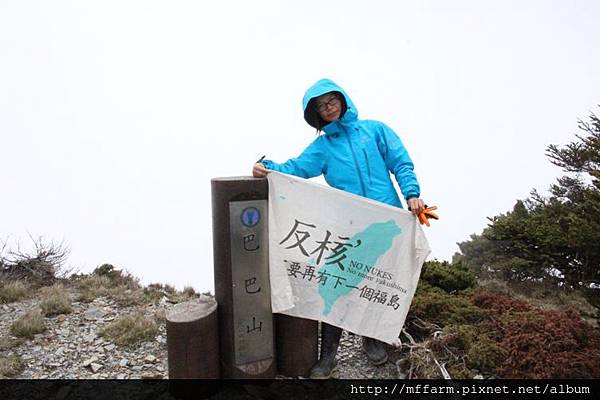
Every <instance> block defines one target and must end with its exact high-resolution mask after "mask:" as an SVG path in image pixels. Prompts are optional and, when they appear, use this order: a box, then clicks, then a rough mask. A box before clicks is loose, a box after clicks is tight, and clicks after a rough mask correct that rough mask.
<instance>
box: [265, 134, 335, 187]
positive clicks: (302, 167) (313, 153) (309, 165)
mask: <svg viewBox="0 0 600 400" xmlns="http://www.w3.org/2000/svg"><path fill="white" fill-rule="evenodd" d="M262 163H263V164H264V166H265V167H266V168H267V169H270V170H272V171H277V172H283V173H284V174H289V175H295V176H299V177H301V178H313V177H315V176H319V175H321V173H323V166H324V164H325V157H324V153H323V151H322V149H321V146H320V145H319V143H318V139H317V140H315V141H314V142H312V143H311V144H310V145H309V146H308V147H307V148H306V149H305V150H304V151H303V152H302V154H300V155H299V156H298V157H296V158H292V159H289V160H287V161H286V162H284V163H282V164H278V163H276V162H274V161H271V160H263V161H262Z"/></svg>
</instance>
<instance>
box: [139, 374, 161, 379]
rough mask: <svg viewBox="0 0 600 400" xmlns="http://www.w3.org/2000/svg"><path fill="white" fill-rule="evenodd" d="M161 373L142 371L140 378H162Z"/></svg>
mask: <svg viewBox="0 0 600 400" xmlns="http://www.w3.org/2000/svg"><path fill="white" fill-rule="evenodd" d="M162 378H163V376H162V374H157V373H156V372H144V373H143V374H142V379H162Z"/></svg>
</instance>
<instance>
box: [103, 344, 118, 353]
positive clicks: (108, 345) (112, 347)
mask: <svg viewBox="0 0 600 400" xmlns="http://www.w3.org/2000/svg"><path fill="white" fill-rule="evenodd" d="M116 347H117V346H115V345H114V344H112V343H111V344H107V345H105V346H104V350H106V351H113V350H114V349H115V348H116Z"/></svg>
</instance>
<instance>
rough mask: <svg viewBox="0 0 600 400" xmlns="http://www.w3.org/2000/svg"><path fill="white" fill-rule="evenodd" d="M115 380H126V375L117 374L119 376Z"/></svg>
mask: <svg viewBox="0 0 600 400" xmlns="http://www.w3.org/2000/svg"><path fill="white" fill-rule="evenodd" d="M117 379H127V375H126V374H119V375H117Z"/></svg>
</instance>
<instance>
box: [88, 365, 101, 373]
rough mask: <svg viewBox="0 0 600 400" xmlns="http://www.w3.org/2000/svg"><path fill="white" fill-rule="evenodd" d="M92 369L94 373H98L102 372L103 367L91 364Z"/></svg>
mask: <svg viewBox="0 0 600 400" xmlns="http://www.w3.org/2000/svg"><path fill="white" fill-rule="evenodd" d="M90 368H91V369H92V372H94V373H96V372H98V370H100V368H102V365H101V364H98V363H91V364H90Z"/></svg>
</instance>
